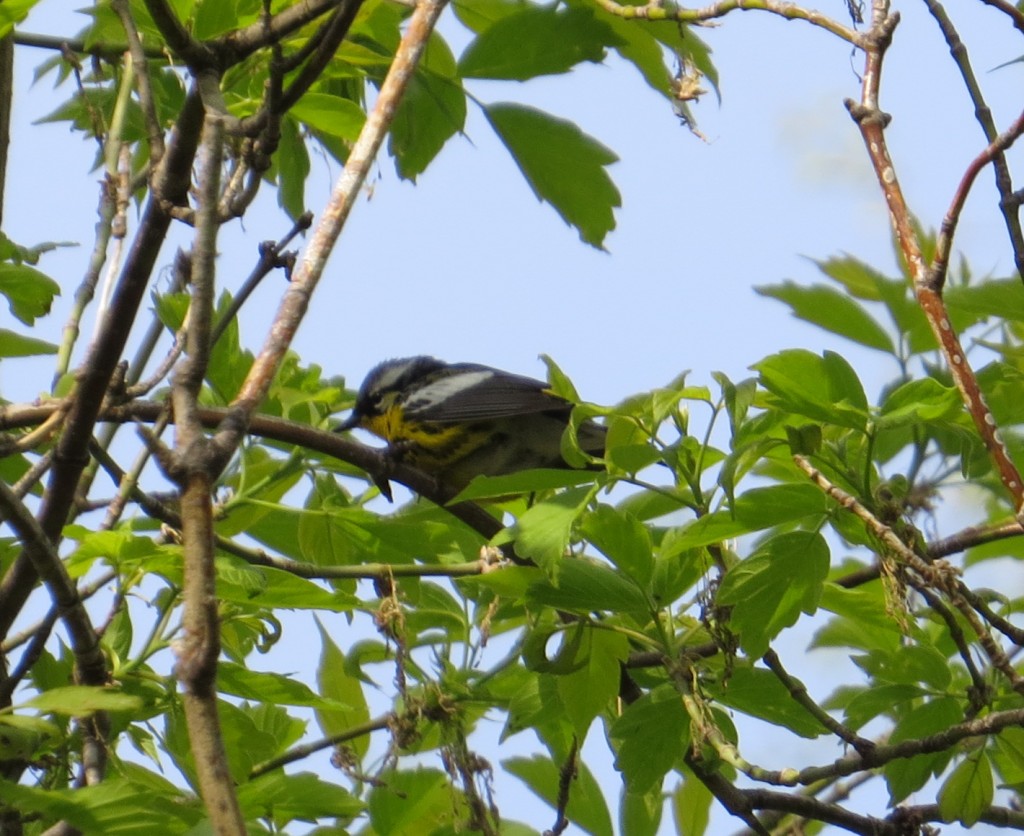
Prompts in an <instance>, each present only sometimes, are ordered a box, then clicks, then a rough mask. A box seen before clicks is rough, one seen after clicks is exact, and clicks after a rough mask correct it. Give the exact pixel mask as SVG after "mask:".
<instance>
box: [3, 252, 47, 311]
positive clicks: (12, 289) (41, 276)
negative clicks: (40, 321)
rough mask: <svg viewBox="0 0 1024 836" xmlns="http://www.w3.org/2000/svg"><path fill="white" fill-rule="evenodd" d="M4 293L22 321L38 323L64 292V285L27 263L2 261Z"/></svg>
mask: <svg viewBox="0 0 1024 836" xmlns="http://www.w3.org/2000/svg"><path fill="white" fill-rule="evenodd" d="M0 295H3V296H6V297H7V304H8V306H9V307H10V309H11V313H12V314H14V316H16V317H17V318H18V319H19V320H21V321H22V322H23V323H25V324H26V325H34V324H35V321H36V319H37V318H38V317H40V316H45V315H46V314H48V313H49V312H50V306H51V305H52V304H53V298H54V297H55V296H59V295H60V285H59V284H57V282H55V281H54V280H53V279H51V278H50V277H49V276H47V275H46V274H45V273H41V272H40V271H39V270H36V269H35V268H34V267H29V266H28V265H27V264H4V263H0Z"/></svg>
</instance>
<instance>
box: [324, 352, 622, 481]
mask: <svg viewBox="0 0 1024 836" xmlns="http://www.w3.org/2000/svg"><path fill="white" fill-rule="evenodd" d="M572 408H573V404H572V402H571V401H567V400H566V399H565V398H562V397H559V396H558V395H556V394H554V392H552V391H551V390H550V388H549V387H548V384H546V383H543V382H542V381H540V380H533V379H532V378H529V377H522V376H520V375H517V374H510V373H509V372H503V371H501V370H499V369H492V368H491V367H489V366H481V365H477V364H475V363H444V362H442V361H440V360H435V359H434V358H433V357H406V358H403V359H400V360H386V361H385V362H383V363H381V364H380V365H378V366H377V367H376V368H374V369H372V370H371V371H370V373H369V374H368V375H367V376H366V380H364V381H363V384H362V386H360V387H359V393H358V394H357V396H356V403H355V407H354V408H353V410H352V414H351V415H350V416H349V417H348V418H347V419H346V420H345V421H344V422H343V423H342V424H341V425H340V426H338V427H337V428H336V431H338V432H342V431H345V430H351V429H354V428H355V427H361V428H362V429H364V430H369V431H370V432H371V433H373V434H374V435H376V436H378V437H380V438H382V439H384V440H385V441H386V442H387V443H388V448H389V450H391V452H392V453H393V454H394V455H395V456H396V457H397V458H399V459H400V460H401V461H403V462H406V463H407V464H410V465H412V466H413V467H416V468H418V469H419V470H422V471H424V472H425V473H428V474H430V475H432V476H434V477H435V478H436V479H437V480H438V482H439V483H440V484H442V485H445V486H447V487H450V488H452V489H453V490H461V489H462V488H464V487H465V486H466V485H467V484H469V482H470V480H472V479H473V477H474V476H480V475H484V476H501V475H505V474H508V473H515V472H517V471H520V470H527V469H529V468H534V467H559V468H567V467H569V465H568V464H567V463H566V461H565V459H564V458H562V454H561V441H562V434H563V433H564V431H565V429H566V427H567V426H568V424H569V414H570V413H571V412H572ZM605 434H606V430H605V428H604V427H602V426H600V425H599V424H595V423H593V422H592V421H583V422H582V423H581V424H580V426H579V429H578V431H577V438H578V440H579V444H580V447H581V449H583V450H584V451H585V452H586V453H589V454H590V455H593V456H603V455H604V445H605Z"/></svg>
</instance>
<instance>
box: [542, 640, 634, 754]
mask: <svg viewBox="0 0 1024 836" xmlns="http://www.w3.org/2000/svg"><path fill="white" fill-rule="evenodd" d="M580 653H581V655H582V658H583V664H582V665H580V666H579V667H578V668H577V669H576V670H574V671H572V672H571V673H568V674H566V675H565V676H559V677H558V678H557V685H558V693H559V695H560V696H561V697H562V704H563V705H564V706H565V710H566V713H567V714H568V715H569V719H570V720H572V724H573V728H574V729H575V730H576V736H577V737H578V738H579V739H580V740H583V739H584V738H585V737H586V735H587V730H588V729H589V728H590V724H591V722H592V721H593V720H594V718H595V717H597V716H598V715H599V714H600V713H601V712H602V711H604V710H605V709H606V708H607V707H608V705H609V704H610V703H611V702H612V701H613V700H614V699H615V698H616V697H617V696H618V694H619V678H620V675H621V663H622V662H623V660H625V658H626V656H628V655H629V643H628V642H627V640H626V637H625V636H623V635H620V634H618V633H612V632H609V631H607V630H598V629H596V628H594V627H591V628H590V629H588V630H587V631H586V633H585V641H584V643H583V647H582V648H581V650H580Z"/></svg>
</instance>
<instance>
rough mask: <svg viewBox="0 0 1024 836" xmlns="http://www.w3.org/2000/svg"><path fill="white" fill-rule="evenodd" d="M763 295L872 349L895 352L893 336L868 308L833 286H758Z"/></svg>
mask: <svg viewBox="0 0 1024 836" xmlns="http://www.w3.org/2000/svg"><path fill="white" fill-rule="evenodd" d="M754 290H755V291H757V292H758V293H759V294H761V295H762V296H769V297H771V298H773V299H778V300H779V301H780V302H785V303H786V304H787V305H789V307H790V308H791V309H792V311H793V316H795V317H797V318H798V319H802V320H804V321H805V322H810V323H811V324H813V325H817V326H818V327H819V328H823V329H824V330H826V331H830V332H832V333H833V334H838V335H839V336H841V337H846V338H847V339H849V340H853V341H854V342H856V343H860V344H861V345H866V346H867V347H868V348H875V349H878V350H879V351H884V352H886V353H887V354H893V353H895V346H894V345H893V342H892V337H890V336H889V334H888V332H887V331H886V330H885V329H884V328H883V327H882V326H881V325H879V324H878V322H876V321H875V319H874V317H872V316H871V314H869V313H868V312H867V311H866V310H864V308H862V307H861V306H860V305H858V304H857V303H856V302H854V301H853V299H851V298H850V297H849V296H848V295H846V294H843V293H840V292H839V291H837V290H834V289H833V288H831V287H825V286H823V285H811V286H810V287H803V286H801V285H798V284H796V283H794V282H783V283H782V284H775V285H761V286H760V287H757V286H755V287H754Z"/></svg>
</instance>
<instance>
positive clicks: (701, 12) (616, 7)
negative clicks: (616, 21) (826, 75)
mask: <svg viewBox="0 0 1024 836" xmlns="http://www.w3.org/2000/svg"><path fill="white" fill-rule="evenodd" d="M596 2H597V4H598V5H599V6H600V7H601V8H602V9H604V10H605V11H606V12H609V13H610V14H613V15H616V16H617V17H621V18H625V19H626V20H675V21H678V22H680V23H695V24H698V25H699V24H702V23H706V22H707V21H709V20H714V19H716V18H719V17H725V16H726V15H727V14H729V12H735V11H744V12H745V11H752V10H756V11H764V12H771V13H772V14H775V15H779V16H780V17H783V18H785V19H786V20H803V21H806V22H807V23H810V24H812V25H813V26H818V27H820V28H822V29H824V30H825V31H826V32H831V33H832V34H833V35H835V36H836V37H838V38H842V39H843V40H844V41H846V42H847V43H851V44H853V45H854V46H862V45H863V38H864V36H863V35H862V34H861V33H860V32H857V31H856V30H855V29H850V28H849V27H848V26H843V25H842V24H841V23H839V22H838V21H836V20H833V19H832V18H830V17H828V16H827V15H823V14H822V13H821V12H816V11H813V10H809V9H804V8H802V7H801V6H797V5H796V4H795V3H787V2H781V1H780V0H719V2H718V3H713V4H711V5H710V6H705V7H704V8H702V9H681V8H679V7H677V6H675V5H674V4H669V3H661V2H659V1H658V0H650V2H648V3H646V4H645V5H642V6H633V5H628V4H622V3H618V2H616V0H596Z"/></svg>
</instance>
